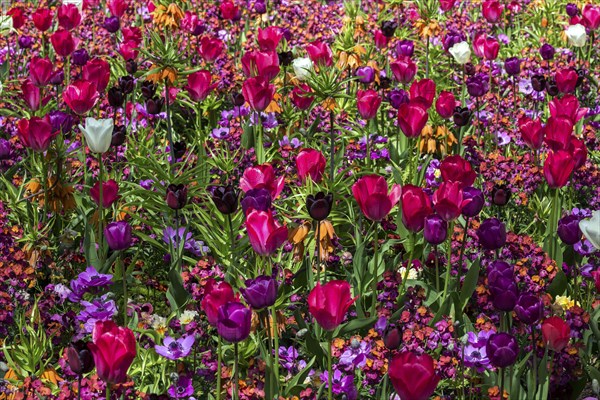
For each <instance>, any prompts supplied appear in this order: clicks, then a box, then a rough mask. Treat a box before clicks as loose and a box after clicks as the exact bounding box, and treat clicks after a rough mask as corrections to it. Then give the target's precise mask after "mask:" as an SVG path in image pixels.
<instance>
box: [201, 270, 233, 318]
mask: <svg viewBox="0 0 600 400" xmlns="http://www.w3.org/2000/svg"><path fill="white" fill-rule="evenodd" d="M235 300H236V296H235V295H234V293H233V289H232V288H231V286H230V285H229V283H227V282H225V281H219V282H217V281H215V280H214V279H212V278H210V279H208V281H207V282H206V285H205V286H204V298H203V299H202V302H201V304H200V305H201V307H202V310H203V311H204V312H205V313H206V318H207V319H208V323H209V324H211V325H212V326H217V321H218V315H219V308H220V307H221V306H222V305H223V304H226V303H229V302H230V301H235Z"/></svg>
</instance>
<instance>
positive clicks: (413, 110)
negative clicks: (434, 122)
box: [398, 101, 429, 138]
mask: <svg viewBox="0 0 600 400" xmlns="http://www.w3.org/2000/svg"><path fill="white" fill-rule="evenodd" d="M428 118H429V115H428V114H427V111H425V109H424V108H423V107H422V106H421V105H420V104H415V103H413V102H412V101H411V102H409V103H404V104H402V105H400V108H398V124H399V125H400V129H401V130H402V133H404V135H406V137H409V138H415V137H418V136H419V135H420V134H421V131H422V130H423V128H425V125H426V124H427V119H428Z"/></svg>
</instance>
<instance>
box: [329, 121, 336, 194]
mask: <svg viewBox="0 0 600 400" xmlns="http://www.w3.org/2000/svg"><path fill="white" fill-rule="evenodd" d="M334 118H335V117H334V115H333V111H331V112H330V113H329V146H330V151H329V153H330V157H331V158H330V159H329V175H330V176H329V178H330V179H331V187H332V188H333V183H334V182H335V179H334V178H335V176H334V174H335V165H334V161H335V160H334V159H335V136H334V134H333V122H334Z"/></svg>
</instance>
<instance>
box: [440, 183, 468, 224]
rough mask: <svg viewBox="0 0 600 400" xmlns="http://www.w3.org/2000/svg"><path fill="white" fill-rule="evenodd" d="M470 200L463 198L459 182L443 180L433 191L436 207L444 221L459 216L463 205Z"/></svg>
mask: <svg viewBox="0 0 600 400" xmlns="http://www.w3.org/2000/svg"><path fill="white" fill-rule="evenodd" d="M470 202H471V200H470V199H469V200H465V199H464V198H463V193H462V189H461V187H460V183H459V182H443V183H442V184H441V185H440V186H439V188H438V189H437V190H436V191H435V193H433V204H434V209H435V211H436V212H437V213H438V214H439V215H440V217H442V219H443V220H444V221H453V220H455V219H456V218H458V217H459V216H460V213H461V212H462V209H463V207H465V206H466V205H467V204H469V203H470Z"/></svg>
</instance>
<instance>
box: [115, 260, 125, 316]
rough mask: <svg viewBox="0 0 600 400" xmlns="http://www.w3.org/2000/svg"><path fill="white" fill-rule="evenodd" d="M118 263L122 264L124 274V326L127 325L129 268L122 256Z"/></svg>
mask: <svg viewBox="0 0 600 400" xmlns="http://www.w3.org/2000/svg"><path fill="white" fill-rule="evenodd" d="M117 263H118V264H121V273H122V274H123V276H122V279H123V326H125V327H127V276H126V272H127V270H126V268H125V263H124V262H123V260H121V257H117Z"/></svg>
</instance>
